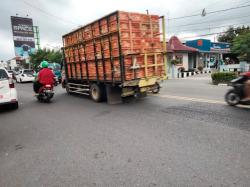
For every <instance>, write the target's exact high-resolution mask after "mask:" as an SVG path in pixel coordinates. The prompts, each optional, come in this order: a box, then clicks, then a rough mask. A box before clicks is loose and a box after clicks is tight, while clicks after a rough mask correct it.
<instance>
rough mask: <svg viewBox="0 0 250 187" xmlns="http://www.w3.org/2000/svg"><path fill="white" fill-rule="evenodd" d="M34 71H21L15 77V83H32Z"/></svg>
mask: <svg viewBox="0 0 250 187" xmlns="http://www.w3.org/2000/svg"><path fill="white" fill-rule="evenodd" d="M34 79H35V77H34V71H33V70H32V69H23V70H20V71H19V72H18V74H17V75H16V82H20V83H22V82H32V81H34Z"/></svg>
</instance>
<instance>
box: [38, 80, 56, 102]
mask: <svg viewBox="0 0 250 187" xmlns="http://www.w3.org/2000/svg"><path fill="white" fill-rule="evenodd" d="M53 96H54V90H53V85H49V84H46V85H44V86H42V87H41V88H40V89H39V92H38V94H37V95H36V97H37V100H38V101H40V102H47V103H48V102H50V100H51V99H52V98H53Z"/></svg>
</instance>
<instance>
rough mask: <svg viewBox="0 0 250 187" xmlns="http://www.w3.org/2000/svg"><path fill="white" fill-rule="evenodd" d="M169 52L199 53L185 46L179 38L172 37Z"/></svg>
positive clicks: (168, 47)
mask: <svg viewBox="0 0 250 187" xmlns="http://www.w3.org/2000/svg"><path fill="white" fill-rule="evenodd" d="M167 51H168V52H183V51H184V52H198V51H199V50H198V49H195V48H193V47H188V46H186V45H183V44H182V43H181V41H180V40H179V38H178V37H177V36H172V37H171V38H170V40H169V42H168V45H167Z"/></svg>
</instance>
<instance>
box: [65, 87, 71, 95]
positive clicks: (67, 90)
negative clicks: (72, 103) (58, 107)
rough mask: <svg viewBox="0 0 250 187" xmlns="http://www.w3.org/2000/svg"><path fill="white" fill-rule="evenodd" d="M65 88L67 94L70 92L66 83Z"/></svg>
mask: <svg viewBox="0 0 250 187" xmlns="http://www.w3.org/2000/svg"><path fill="white" fill-rule="evenodd" d="M65 89H66V92H67V94H69V95H70V94H72V92H71V91H70V89H69V86H68V85H65Z"/></svg>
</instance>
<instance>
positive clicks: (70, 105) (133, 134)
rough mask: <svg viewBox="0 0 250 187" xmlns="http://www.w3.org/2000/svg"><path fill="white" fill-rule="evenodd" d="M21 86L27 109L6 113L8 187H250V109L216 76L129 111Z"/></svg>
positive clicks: (4, 183)
mask: <svg viewBox="0 0 250 187" xmlns="http://www.w3.org/2000/svg"><path fill="white" fill-rule="evenodd" d="M17 88H18V93H19V102H20V108H19V109H18V110H16V111H12V110H5V109H1V112H0V186H1V187H40V186H41V187H42V186H44V187H50V186H53V187H57V186H58V187H68V186H74V187H75V186H77V187H78V186H79V187H80V186H90V187H92V186H93V187H94V186H129V187H132V186H143V187H144V186H145V187H151V186H170V187H172V186H173V187H182V186H183V187H187V186H188V187H192V186H194V187H196V186H197V187H203V186H204V187H217V186H218V187H222V186H223V187H224V186H225V187H231V186H246V187H247V186H250V108H249V107H243V106H239V107H229V106H227V105H226V104H225V103H224V101H223V96H224V93H225V91H226V90H227V89H228V88H227V87H226V86H214V85H211V84H210V80H209V78H208V77H207V76H204V75H201V76H196V77H195V78H193V77H192V78H188V79H181V80H168V81H166V82H165V83H164V85H163V88H162V91H161V93H160V94H158V95H149V96H148V97H146V98H144V99H141V100H132V99H131V100H128V101H127V102H125V103H123V104H119V105H108V104H106V103H95V102H93V101H92V100H90V99H89V98H88V97H83V96H77V95H67V94H66V92H65V90H63V89H61V88H60V87H57V88H56V95H55V97H54V98H53V102H52V103H49V104H46V103H39V102H37V101H36V99H35V98H34V97H33V96H32V84H31V83H27V84H18V85H17Z"/></svg>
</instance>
